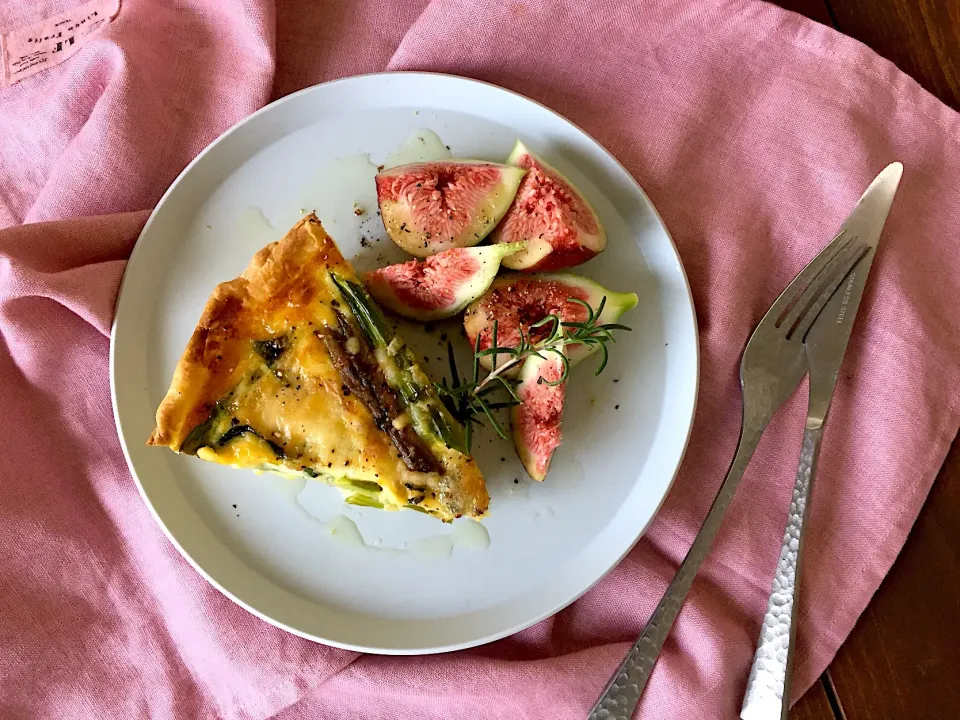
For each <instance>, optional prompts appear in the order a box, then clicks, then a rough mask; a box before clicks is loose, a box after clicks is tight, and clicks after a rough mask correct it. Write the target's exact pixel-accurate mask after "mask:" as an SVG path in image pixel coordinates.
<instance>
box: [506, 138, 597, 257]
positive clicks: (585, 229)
mask: <svg viewBox="0 0 960 720" xmlns="http://www.w3.org/2000/svg"><path fill="white" fill-rule="evenodd" d="M507 162H508V163H509V164H510V165H516V166H517V167H520V168H523V169H525V170H526V171H527V174H526V175H525V176H524V178H523V180H522V181H521V183H520V188H519V189H518V191H517V195H516V197H515V198H514V200H513V203H512V204H511V206H510V209H509V210H508V211H507V214H506V215H504V217H503V220H501V222H500V224H499V225H498V226H497V229H496V231H495V232H494V234H493V242H518V241H526V242H527V248H526V250H524V251H523V252H520V253H517V254H516V255H514V256H512V257H511V258H510V259H509V260H507V261H504V265H505V266H506V267H508V268H510V269H512V270H521V271H524V272H545V271H553V270H561V269H563V268H569V267H573V266H575V265H580V264H581V263H584V262H586V261H587V260H589V259H590V258H592V257H594V256H595V255H597V254H598V253H600V252H603V250H604V249H605V248H606V246H607V235H606V232H605V231H604V229H603V226H602V224H601V223H600V219H599V217H597V213H596V212H595V211H594V209H593V208H592V207H591V205H590V203H589V202H588V201H587V199H586V198H585V197H584V196H583V195H582V194H581V193H580V192H579V191H578V190H577V189H576V188H575V187H574V186H573V184H572V183H571V182H570V181H569V180H568V179H567V178H565V177H564V176H563V175H562V174H561V173H560V172H559V171H558V170H556V169H555V168H553V167H551V166H550V165H548V164H547V163H545V162H544V161H543V160H541V159H540V158H538V157H537V156H536V155H534V154H533V153H531V152H530V151H529V150H528V149H527V148H526V146H524V145H523V143H521V142H517V145H516V147H515V148H514V150H513V152H512V153H511V155H510V158H509V159H508V160H507Z"/></svg>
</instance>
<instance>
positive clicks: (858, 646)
mask: <svg viewBox="0 0 960 720" xmlns="http://www.w3.org/2000/svg"><path fill="white" fill-rule="evenodd" d="M830 675H831V677H832V678H833V683H834V686H835V687H836V690H837V695H838V696H839V698H840V699H841V701H842V703H843V709H844V711H845V712H846V714H847V718H848V719H849V720H889V719H890V718H910V719H911V720H926V719H927V718H929V719H930V720H942V719H943V718H960V683H958V678H960V439H958V440H957V441H954V444H953V447H952V448H951V451H950V455H949V456H948V457H947V462H946V463H945V464H944V466H943V469H942V470H941V471H940V475H939V477H938V478H937V481H936V483H935V484H934V486H933V489H932V490H931V492H930V496H929V497H928V498H927V502H926V504H925V505H924V507H923V510H922V511H921V513H920V517H919V518H917V522H916V524H915V525H914V527H913V530H912V532H911V533H910V538H909V539H908V540H907V544H906V545H905V546H904V549H903V552H901V554H900V557H899V558H898V559H897V562H896V564H894V566H893V569H892V570H891V571H890V574H889V575H888V576H887V577H886V579H885V580H884V581H883V584H882V585H881V586H880V589H879V590H878V591H877V594H876V595H875V596H874V598H873V601H872V602H871V603H870V605H869V606H868V607H867V610H866V612H864V614H863V615H862V616H861V618H860V621H859V622H858V623H857V626H856V628H855V629H854V631H853V633H852V634H851V635H850V637H849V639H848V640H847V642H846V643H844V645H843V646H842V647H841V648H840V652H838V653H837V657H836V659H835V660H834V661H833V664H832V665H831V666H830Z"/></svg>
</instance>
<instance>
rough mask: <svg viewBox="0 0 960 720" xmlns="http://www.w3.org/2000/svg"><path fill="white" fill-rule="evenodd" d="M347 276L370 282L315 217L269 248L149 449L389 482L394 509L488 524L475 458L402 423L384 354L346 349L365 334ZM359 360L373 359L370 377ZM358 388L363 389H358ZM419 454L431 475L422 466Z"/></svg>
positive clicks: (186, 377) (195, 345)
mask: <svg viewBox="0 0 960 720" xmlns="http://www.w3.org/2000/svg"><path fill="white" fill-rule="evenodd" d="M334 275H335V276H336V277H337V278H339V280H338V281H335V280H333V279H332V278H333V276H334ZM342 281H349V282H354V283H359V281H358V280H357V278H356V274H355V273H354V271H353V268H352V267H351V266H350V264H349V263H348V262H347V261H346V260H345V259H344V258H343V256H342V255H341V253H340V251H339V249H338V248H337V246H336V244H335V243H334V241H333V239H332V238H330V236H329V235H327V233H326V231H325V230H324V229H323V226H322V225H321V224H320V221H319V220H318V219H317V217H316V216H315V215H313V214H311V215H308V216H307V217H305V218H304V219H303V220H301V221H300V222H299V223H297V225H296V226H295V227H294V228H293V229H292V230H290V232H289V233H287V235H286V236H285V237H284V238H282V239H281V240H279V241H277V242H275V243H272V244H270V245H268V246H267V247H265V248H263V249H262V250H260V251H259V252H258V253H257V254H256V255H255V256H254V258H253V260H252V261H251V262H250V264H249V266H248V267H247V269H246V270H245V271H244V272H243V274H242V275H240V277H238V278H236V279H235V280H231V281H229V282H225V283H221V284H220V285H218V286H217V287H216V288H215V290H214V292H213V294H212V295H211V296H210V299H209V300H208V301H207V304H206V307H205V308H204V311H203V315H202V317H201V318H200V322H199V324H198V325H197V327H196V329H195V330H194V332H193V334H192V336H191V337H190V340H189V342H188V343H187V347H186V350H185V351H184V353H183V355H182V357H181V359H180V361H179V362H178V364H177V367H176V369H175V371H174V376H173V380H172V383H171V385H170V389H169V390H168V392H167V394H166V396H165V397H164V399H163V401H162V402H161V403H160V406H159V408H158V410H157V415H156V427H155V429H154V431H153V433H152V434H151V436H150V439H149V440H148V444H149V445H159V446H166V447H169V448H170V449H172V450H173V451H175V452H178V453H179V452H186V453H190V454H196V455H199V456H200V457H201V458H203V459H205V460H210V461H213V462H218V463H223V464H229V465H233V466H235V467H247V468H254V469H267V470H272V471H275V472H281V473H284V474H307V475H309V476H311V477H316V476H317V475H318V474H319V475H324V476H328V481H331V482H334V484H337V483H338V482H340V481H342V482H343V483H346V487H345V489H347V490H349V489H350V488H354V489H356V487H357V484H358V483H359V487H361V488H364V487H369V486H373V487H376V486H380V488H381V491H379V495H378V496H377V497H378V498H379V501H381V502H382V503H383V504H385V505H387V506H388V507H389V508H390V509H396V507H410V506H416V507H417V508H418V509H421V510H427V511H428V512H431V513H432V514H434V515H436V516H437V517H440V518H442V519H444V520H450V519H453V518H454V517H460V516H461V515H466V516H468V517H480V516H482V515H483V514H484V513H485V512H486V510H487V506H488V504H489V496H488V494H487V490H486V485H485V483H484V480H483V475H482V473H481V472H480V470H479V469H478V468H477V466H476V463H475V462H474V461H473V459H472V458H471V457H470V456H468V455H466V454H464V453H462V452H460V451H458V450H456V449H453V448H451V447H448V446H447V445H446V444H445V443H443V442H442V441H439V440H438V439H437V438H435V437H434V436H432V435H431V436H428V437H426V438H421V437H420V436H419V434H416V435H417V436H416V437H412V438H411V437H410V436H409V435H406V436H404V431H403V430H402V429H397V426H396V424H395V423H396V422H397V421H402V420H403V418H404V417H406V421H405V422H406V423H407V424H409V422H410V418H409V415H408V414H407V412H406V411H404V412H399V410H401V409H402V408H399V407H397V406H396V403H397V402H399V401H398V400H397V399H396V393H395V392H394V393H393V395H392V396H391V395H390V393H391V391H390V390H388V389H387V386H388V383H387V380H386V376H385V375H383V374H382V369H381V368H379V366H378V364H377V363H378V362H381V361H380V360H377V359H374V356H375V355H376V352H374V351H373V349H372V347H371V346H369V345H368V344H367V343H366V341H364V343H363V345H362V347H363V348H367V350H365V351H364V352H366V353H367V354H366V355H365V356H364V352H361V353H360V355H359V356H350V355H349V353H346V354H345V351H343V352H341V351H340V349H341V348H344V347H354V348H356V347H360V343H359V339H360V337H362V333H359V332H358V328H357V327H356V324H355V319H354V320H349V319H350V318H353V315H352V312H351V311H350V310H349V309H348V308H347V307H346V306H345V300H344V298H343V296H342V295H341V292H340V290H339V289H338V287H337V285H336V283H337V282H342ZM347 320H349V322H348V323H347V325H344V323H345V321H347ZM344 332H346V334H344ZM350 334H353V335H355V336H358V337H349V338H348V337H347V335H350ZM333 336H336V338H337V340H336V341H335V340H334V338H333ZM397 340H398V339H397ZM351 342H352V343H353V345H351V344H350V343H351ZM265 343H274V345H273V346H272V349H273V351H275V356H273V355H271V352H270V351H269V349H268V352H267V356H264V354H263V346H264V344H265ZM278 343H279V344H278ZM337 343H339V344H337ZM400 345H401V346H402V341H400ZM391 346H392V344H391ZM351 352H354V353H356V352H357V350H356V349H354V350H352V351H351ZM331 353H333V354H331ZM358 357H365V358H366V360H367V365H366V366H365V367H366V370H365V371H364V372H358V368H359V365H357V358H358ZM390 362H393V361H392V360H391V361H390ZM374 381H376V382H374ZM424 381H425V384H426V385H427V386H429V382H427V381H426V378H424ZM351 382H353V383H359V384H356V385H354V387H353V390H351V387H350V383H351ZM371 388H378V390H377V391H375V392H370V389H371ZM377 392H379V393H381V395H382V397H380V399H379V400H378V399H377V397H378V396H377ZM358 393H359V394H358ZM371 398H372V399H371ZM381 401H382V403H385V405H387V406H390V405H391V403H393V405H392V406H391V408H390V410H391V412H392V414H391V415H390V417H391V418H392V419H393V421H394V422H393V423H391V422H390V421H389V420H387V421H386V422H385V421H384V412H385V410H384V405H382V404H381ZM436 403H437V404H439V400H436ZM398 412H399V414H398ZM443 412H445V411H443ZM374 413H378V414H377V416H376V417H375V415H374ZM378 418H379V419H378ZM400 424H401V425H403V422H400ZM411 432H412V429H411ZM398 436H403V437H401V438H400V439H398ZM404 438H406V440H407V441H409V445H408V444H407V443H406V442H404V441H403V440H404ZM411 446H413V449H414V450H415V451H417V452H419V459H420V462H421V463H425V464H426V465H427V466H428V467H432V468H433V469H432V470H431V469H425V468H424V467H416V464H417V463H416V462H415V460H416V457H414V458H413V460H411V455H410V448H411ZM401 450H405V451H406V454H404V452H401ZM417 452H414V453H413V455H417ZM365 484H366V485H365Z"/></svg>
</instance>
